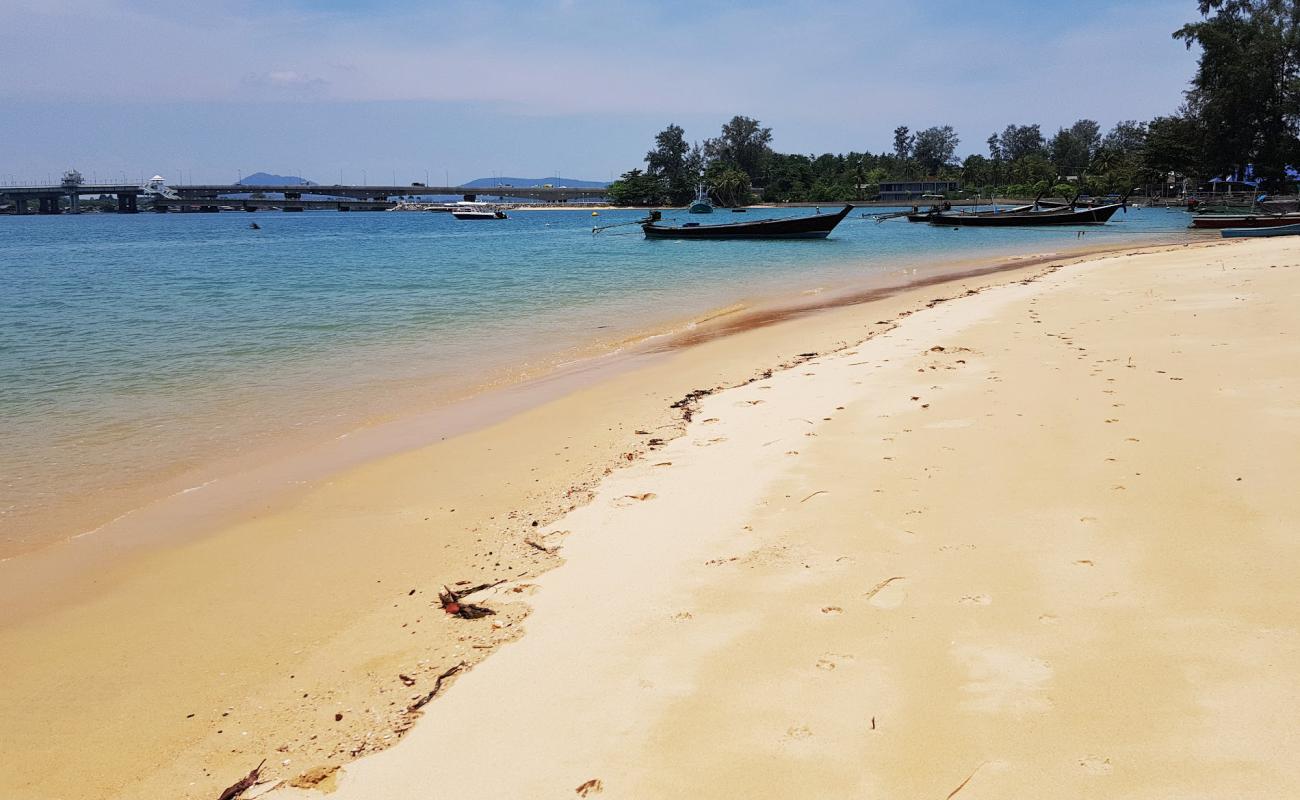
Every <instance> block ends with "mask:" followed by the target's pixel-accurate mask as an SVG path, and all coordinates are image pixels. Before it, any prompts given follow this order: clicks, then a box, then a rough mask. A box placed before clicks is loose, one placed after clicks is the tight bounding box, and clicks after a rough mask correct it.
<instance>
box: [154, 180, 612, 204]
mask: <svg viewBox="0 0 1300 800" xmlns="http://www.w3.org/2000/svg"><path fill="white" fill-rule="evenodd" d="M168 188H169V189H170V190H171V191H172V192H174V193H175V194H176V196H177V197H179V198H181V199H182V200H187V199H216V198H220V197H222V196H229V195H233V194H249V193H250V192H256V193H259V194H282V195H284V199H286V200H300V199H302V196H303V195H305V194H310V195H316V196H320V197H347V198H352V199H357V200H390V199H392V198H400V197H411V196H417V197H419V196H427V195H451V196H456V195H459V196H461V197H463V198H464V199H466V200H468V201H470V202H473V201H475V200H477V199H478V198H480V197H520V198H526V199H529V200H544V201H547V202H552V203H563V202H565V201H568V200H594V199H597V198H602V197H605V196H606V195H608V194H609V190H608V189H606V188H604V187H598V188H594V189H575V188H571V187H568V186H490V187H478V186H476V187H469V186H416V185H410V186H353V185H343V184H335V185H332V186H318V185H314V184H313V185H308V186H303V185H291V186H244V185H242V184H210V185H204V184H196V185H187V186H169V187H168Z"/></svg>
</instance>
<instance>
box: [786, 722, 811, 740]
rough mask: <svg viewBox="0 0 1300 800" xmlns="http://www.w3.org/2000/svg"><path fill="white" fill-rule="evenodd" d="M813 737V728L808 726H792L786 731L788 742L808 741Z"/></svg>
mask: <svg viewBox="0 0 1300 800" xmlns="http://www.w3.org/2000/svg"><path fill="white" fill-rule="evenodd" d="M812 735H813V732H812V728H809V727H808V726H807V725H791V726H790V727H789V728H786V729H785V738H786V739H788V740H798V739H807V738H809V737H811V736H812Z"/></svg>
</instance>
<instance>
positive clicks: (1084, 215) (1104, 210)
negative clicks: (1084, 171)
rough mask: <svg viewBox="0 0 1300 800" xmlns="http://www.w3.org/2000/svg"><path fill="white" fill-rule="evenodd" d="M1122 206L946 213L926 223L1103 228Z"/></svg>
mask: <svg viewBox="0 0 1300 800" xmlns="http://www.w3.org/2000/svg"><path fill="white" fill-rule="evenodd" d="M1123 205H1124V204H1123V203H1110V204H1108V205H1104V206H1091V207H1084V208H1052V209H1047V210H1044V211H1033V210H1019V209H1015V210H1010V211H1001V212H988V211H981V212H978V213H974V214H963V213H961V212H945V213H940V214H930V215H927V217H926V219H925V221H926V222H929V223H930V224H931V225H945V226H973V227H1012V226H1020V227H1031V226H1039V225H1104V224H1105V223H1106V222H1107V221H1109V220H1110V218H1111V217H1112V216H1114V215H1115V212H1116V211H1118V210H1119V209H1120V208H1122V207H1123Z"/></svg>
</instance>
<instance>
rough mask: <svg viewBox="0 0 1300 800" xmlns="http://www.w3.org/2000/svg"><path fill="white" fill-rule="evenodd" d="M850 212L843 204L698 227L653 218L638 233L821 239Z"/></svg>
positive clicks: (668, 236)
mask: <svg viewBox="0 0 1300 800" xmlns="http://www.w3.org/2000/svg"><path fill="white" fill-rule="evenodd" d="M852 210H853V206H852V205H845V206H844V208H842V209H840V210H839V211H837V212H835V213H834V214H814V215H813V216H810V217H782V218H776V219H759V220H754V221H752V222H748V221H747V222H733V223H729V224H725V225H701V224H700V223H698V222H688V223H686V224H684V225H660V224H659V220H657V219H655V218H654V217H652V218H651V219H649V220H647V221H645V222H643V223H641V230H642V231H644V232H645V235H646V238H647V239H824V238H826V236H827V235H829V234H830V232H831V231H833V230H834V229H835V226H836V225H838V224H840V221H841V220H843V219H844V218H845V217H846V216H848V213H849V212H850V211H852Z"/></svg>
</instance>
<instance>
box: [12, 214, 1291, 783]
mask: <svg viewBox="0 0 1300 800" xmlns="http://www.w3.org/2000/svg"><path fill="white" fill-rule="evenodd" d="M1297 295H1300V245H1296V244H1295V243H1291V242H1287V241H1286V240H1282V239H1279V240H1271V241H1270V240H1254V241H1238V242H1230V243H1224V242H1219V241H1214V242H1207V243H1202V244H1193V245H1186V246H1177V247H1159V248H1147V249H1145V250H1139V249H1136V248H1130V249H1129V250H1127V251H1124V252H1119V253H1108V254H1105V255H1099V256H1093V257H1085V258H1081V259H1070V260H1066V259H1049V260H1046V261H1045V263H1029V264H1026V265H1023V266H1021V267H1019V268H1017V269H1011V270H1001V271H997V272H992V273H988V274H980V275H968V276H966V277H964V278H960V279H957V280H953V281H950V282H947V283H943V284H938V285H926V286H920V287H913V288H910V289H904V290H901V291H898V292H894V293H882V295H881V296H879V297H873V298H872V299H871V300H870V301H869V302H860V303H854V304H850V305H845V306H841V307H831V308H827V309H826V310H823V311H820V312H818V313H816V314H803V315H798V316H792V317H790V318H784V317H780V316H778V317H776V318H774V320H768V321H769V322H772V324H765V325H763V326H761V327H752V328H750V329H746V330H739V331H726V332H727V333H729V335H726V336H716V337H710V336H701V337H698V338H699V339H700V340H701V341H698V342H697V343H693V344H692V346H690V347H684V348H680V349H673V350H671V351H667V352H664V353H662V354H659V355H658V356H656V357H655V358H654V359H650V360H648V361H647V362H646V363H645V364H643V365H642V366H640V367H638V368H637V369H634V370H627V371H624V372H620V373H618V374H614V375H611V376H609V377H607V378H605V379H602V380H601V381H599V382H597V383H595V384H593V385H590V386H585V387H583V388H581V389H579V390H577V391H573V392H570V393H568V394H566V395H565V396H563V397H562V398H560V399H558V400H554V401H552V402H548V403H546V404H544V405H541V406H539V407H537V408H533V409H531V410H528V411H525V412H523V413H520V414H516V415H514V416H511V417H510V418H508V419H506V420H505V421H503V422H500V423H498V424H495V425H492V426H490V427H488V428H485V429H482V430H474V431H471V432H469V433H465V434H463V435H460V436H456V437H453V438H449V439H447V440H446V441H443V442H440V443H438V444H435V445H431V446H427V447H423V448H420V449H417V450H414V451H411V452H407V453H402V454H399V455H395V456H389V457H386V458H383V459H380V460H377V461H374V462H371V463H366V464H363V465H361V466H358V467H355V468H352V469H349V470H347V471H346V472H344V473H341V474H339V475H336V476H333V477H332V478H330V479H329V480H326V481H322V482H321V483H319V484H318V485H313V486H312V487H310V488H309V489H307V490H305V491H303V492H302V493H300V494H299V495H297V496H295V497H294V498H293V501H292V502H291V503H288V504H285V505H283V506H275V507H270V506H268V507H267V508H265V509H260V510H255V511H254V512H253V513H251V514H250V515H248V517H247V518H245V519H242V520H241V521H239V522H238V523H235V524H232V525H230V526H228V527H227V528H225V529H223V530H222V531H220V532H219V533H216V534H213V535H209V536H205V537H202V538H200V539H198V540H195V541H186V542H184V543H180V544H176V545H174V546H171V547H159V548H154V549H152V550H150V551H149V552H148V553H146V554H143V555H140V556H138V557H133V558H131V559H129V560H126V561H124V562H123V563H122V564H120V565H117V566H114V567H113V568H111V569H107V570H104V571H102V572H100V573H98V574H97V576H96V580H95V584H94V586H93V587H92V589H91V590H90V591H87V592H84V593H82V594H79V595H78V596H77V597H76V598H75V601H69V602H67V603H64V604H61V605H59V606H57V607H55V608H50V609H44V610H42V611H41V612H40V613H39V614H33V615H31V616H30V617H29V618H26V619H23V620H18V621H13V622H11V623H10V624H6V625H5V626H4V627H0V672H2V673H3V674H4V675H5V676H6V683H5V688H4V689H3V690H2V691H0V739H2V740H3V741H5V743H6V745H5V747H6V758H5V759H4V760H3V763H0V789H3V791H2V792H0V794H3V795H4V796H5V797H13V798H17V799H18V800H27V798H66V799H67V800H73V799H74V798H102V797H119V798H156V797H180V798H214V797H216V796H217V795H218V794H220V792H221V790H222V789H223V788H225V787H226V786H228V785H230V784H231V783H233V782H234V781H236V780H237V779H238V778H239V777H241V776H242V775H243V774H245V773H247V772H248V770H249V769H251V768H253V767H254V766H256V765H257V764H258V763H259V762H260V761H262V760H264V759H265V760H266V768H265V770H264V776H263V777H264V778H265V782H264V783H262V784H260V785H259V786H258V787H257V788H256V789H254V790H253V791H251V792H249V796H255V795H258V794H262V795H267V796H275V797H320V796H322V795H321V794H320V791H323V790H324V791H329V792H332V794H331V795H329V796H331V797H335V798H392V799H394V800H397V799H399V798H429V797H466V796H470V797H483V798H496V797H502V798H505V797H576V796H596V795H597V794H599V796H602V797H628V798H633V797H635V798H646V797H681V796H698V797H880V798H885V797H939V798H943V797H948V798H952V797H960V798H962V800H969V798H981V797H983V798H994V797H1013V796H1026V797H1028V796H1035V795H1039V796H1080V797H1133V798H1138V797H1141V798H1152V797H1170V798H1172V797H1226V796H1230V797H1260V798H1263V797H1270V798H1272V797H1280V796H1289V795H1293V794H1296V793H1297V792H1300V778H1297V777H1296V775H1295V773H1294V770H1292V769H1290V767H1289V765H1290V764H1294V763H1296V761H1297V760H1300V737H1297V734H1296V733H1295V731H1294V725H1293V723H1292V722H1291V720H1294V719H1295V718H1296V716H1297V715H1300V693H1298V692H1297V690H1296V688H1295V681H1294V674H1295V671H1296V669H1297V668H1298V667H1300V629H1298V628H1297V626H1296V624H1295V621H1294V619H1293V617H1294V614H1293V609H1294V608H1295V606H1296V602H1297V600H1298V599H1300V589H1297V587H1296V585H1295V582H1294V580H1293V577H1292V574H1291V573H1292V572H1293V566H1292V565H1293V564H1294V563H1295V558H1296V556H1297V555H1300V552H1298V551H1300V544H1298V543H1297V540H1296V539H1295V538H1294V535H1293V532H1294V529H1295V526H1296V520H1297V519H1300V500H1297V499H1296V494H1295V492H1294V490H1293V488H1292V486H1291V483H1292V479H1293V476H1294V475H1295V474H1296V473H1297V469H1298V468H1300V456H1298V455H1297V453H1300V413H1298V412H1297V407H1296V403H1295V400H1294V398H1295V397H1296V396H1297V390H1298V389H1300V373H1297V371H1296V369H1295V366H1294V364H1295V362H1296V355H1297V351H1300V338H1297V336H1296V333H1297V331H1296V330H1295V328H1296V325H1297V322H1296V315H1295V307H1296V300H1297ZM724 328H725V325H722V326H719V329H720V330H721V329H724ZM497 581H504V582H503V583H500V584H498V585H496V586H493V587H492V588H489V589H486V590H483V591H481V592H478V593H476V594H474V595H473V596H472V598H471V599H472V601H473V602H476V603H481V604H483V605H485V606H488V607H490V608H492V609H493V610H495V611H496V612H497V613H496V614H494V615H492V616H489V617H485V618H483V619H476V620H465V619H460V618H457V617H452V616H449V615H447V614H446V613H444V612H443V611H442V609H441V608H440V607H439V604H438V601H437V595H438V591H439V589H440V588H441V587H442V586H443V585H444V584H445V585H450V586H456V585H458V584H459V585H461V586H469V585H476V584H482V583H495V582H497ZM489 656H490V657H489ZM451 670H456V671H455V672H454V674H450V675H449V677H448V679H447V680H445V681H443V682H442V684H441V686H440V688H439V691H438V693H437V696H436V697H434V698H433V699H432V700H431V701H430V702H429V703H428V704H427V705H424V706H423V708H422V709H420V710H417V711H411V710H409V709H410V707H411V706H412V705H413V704H414V703H416V702H417V701H418V700H420V699H421V698H423V697H427V696H428V694H429V692H430V691H432V690H433V689H434V686H435V685H437V684H436V682H437V678H438V676H439V675H444V674H448V673H449V671H451ZM338 767H341V769H339V770H336V769H335V768H338ZM290 782H292V783H294V784H297V786H291V785H288V784H289V783H290ZM312 785H314V786H315V787H316V788H315V789H307V788H301V787H305V786H312ZM268 792H269V793H270V794H269V795H268V794H267V793H268Z"/></svg>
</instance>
